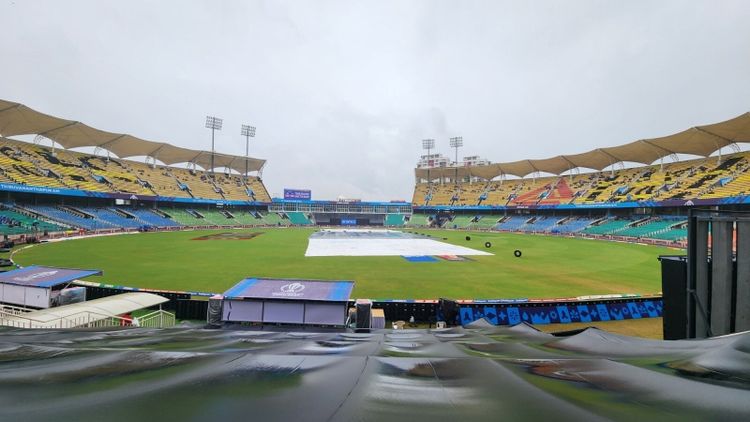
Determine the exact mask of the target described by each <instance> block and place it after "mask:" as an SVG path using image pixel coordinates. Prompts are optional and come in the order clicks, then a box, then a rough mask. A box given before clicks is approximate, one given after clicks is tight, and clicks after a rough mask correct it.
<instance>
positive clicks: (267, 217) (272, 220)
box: [262, 212, 290, 226]
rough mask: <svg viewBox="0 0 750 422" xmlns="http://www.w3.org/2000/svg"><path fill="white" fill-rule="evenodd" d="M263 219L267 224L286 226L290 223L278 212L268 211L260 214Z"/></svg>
mask: <svg viewBox="0 0 750 422" xmlns="http://www.w3.org/2000/svg"><path fill="white" fill-rule="evenodd" d="M262 216H263V220H264V221H265V222H266V224H268V225H269V226H288V225H289V224H290V222H289V219H288V218H285V217H284V216H281V215H279V213H275V212H269V213H267V214H262Z"/></svg>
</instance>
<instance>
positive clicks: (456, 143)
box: [450, 136, 464, 183]
mask: <svg viewBox="0 0 750 422" xmlns="http://www.w3.org/2000/svg"><path fill="white" fill-rule="evenodd" d="M450 145H451V148H455V149H456V164H455V165H456V178H455V179H454V180H453V182H454V183H458V149H459V148H460V147H462V146H464V138H463V137H462V136H456V137H455V138H450Z"/></svg>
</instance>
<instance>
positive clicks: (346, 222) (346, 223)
mask: <svg viewBox="0 0 750 422" xmlns="http://www.w3.org/2000/svg"><path fill="white" fill-rule="evenodd" d="M341 225H342V226H356V225H357V220H356V219H353V218H342V219H341Z"/></svg>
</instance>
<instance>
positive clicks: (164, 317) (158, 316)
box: [134, 309, 175, 328]
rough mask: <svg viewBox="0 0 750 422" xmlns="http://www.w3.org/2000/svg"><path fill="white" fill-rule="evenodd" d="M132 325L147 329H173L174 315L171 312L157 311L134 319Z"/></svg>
mask: <svg viewBox="0 0 750 422" xmlns="http://www.w3.org/2000/svg"><path fill="white" fill-rule="evenodd" d="M134 325H137V326H139V327H148V328H167V327H174V325H175V315H174V314H173V313H171V312H167V311H164V310H161V309H160V310H158V311H154V312H151V313H149V314H146V315H143V316H141V317H140V318H136V319H135V321H134Z"/></svg>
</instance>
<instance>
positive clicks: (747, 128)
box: [415, 112, 750, 180]
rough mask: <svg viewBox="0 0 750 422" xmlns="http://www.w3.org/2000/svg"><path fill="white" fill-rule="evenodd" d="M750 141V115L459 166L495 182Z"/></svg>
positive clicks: (441, 171)
mask: <svg viewBox="0 0 750 422" xmlns="http://www.w3.org/2000/svg"><path fill="white" fill-rule="evenodd" d="M744 142H750V112H748V113H744V114H742V115H740V116H737V117H735V118H733V119H730V120H727V121H724V122H720V123H714V124H710V125H703V126H695V127H692V128H690V129H687V130H684V131H682V132H679V133H675V134H673V135H668V136H663V137H659V138H651V139H640V140H637V141H634V142H630V143H627V144H623V145H618V146H615V147H608V148H597V149H594V150H591V151H588V152H584V153H581V154H573V155H558V156H556V157H552V158H544V159H538V160H520V161H514V162H510V163H496V164H489V165H481V166H462V167H458V177H466V176H476V177H481V178H483V179H487V180H491V179H493V178H495V177H497V176H500V175H513V176H518V177H525V176H528V175H529V174H532V173H538V172H539V173H551V174H557V175H559V174H562V173H564V172H566V171H570V170H573V169H575V168H588V169H594V170H599V171H601V170H603V169H605V168H607V167H609V166H612V165H614V164H617V163H621V162H626V161H627V162H634V163H640V164H644V165H649V164H651V163H653V162H654V161H656V160H658V159H660V158H663V157H667V156H670V155H673V154H690V155H699V156H703V157H708V156H709V155H711V154H713V153H714V152H716V151H718V150H720V149H721V148H723V147H726V146H729V145H733V144H736V143H744ZM427 173H428V169H427V168H418V169H416V170H415V175H416V176H417V177H418V178H421V179H427ZM429 174H430V178H431V179H433V180H434V179H437V178H441V177H454V176H455V175H456V167H439V168H431V169H429Z"/></svg>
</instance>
